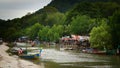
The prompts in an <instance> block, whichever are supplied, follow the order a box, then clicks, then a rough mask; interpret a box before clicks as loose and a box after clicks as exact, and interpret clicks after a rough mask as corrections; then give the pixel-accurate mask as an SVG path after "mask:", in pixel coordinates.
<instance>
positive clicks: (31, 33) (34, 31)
mask: <svg viewBox="0 0 120 68" xmlns="http://www.w3.org/2000/svg"><path fill="white" fill-rule="evenodd" d="M42 28H43V26H42V25H41V24H39V23H36V24H34V25H33V26H31V27H29V28H27V29H25V33H24V35H27V36H28V37H29V38H31V39H35V38H36V37H37V36H38V32H39V30H41V29H42Z"/></svg>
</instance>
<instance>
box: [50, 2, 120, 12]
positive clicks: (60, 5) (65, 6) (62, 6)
mask: <svg viewBox="0 0 120 68" xmlns="http://www.w3.org/2000/svg"><path fill="white" fill-rule="evenodd" d="M80 2H116V3H118V4H120V0H53V1H52V2H51V3H50V4H48V6H53V7H55V8H56V9H58V10H59V11H60V12H66V11H67V10H69V9H71V8H73V6H74V5H75V4H77V3H80Z"/></svg>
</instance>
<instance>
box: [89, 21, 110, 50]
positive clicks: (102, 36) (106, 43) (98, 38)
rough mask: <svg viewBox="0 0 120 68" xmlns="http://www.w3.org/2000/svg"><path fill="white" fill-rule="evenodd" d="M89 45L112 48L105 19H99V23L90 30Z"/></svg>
mask: <svg viewBox="0 0 120 68" xmlns="http://www.w3.org/2000/svg"><path fill="white" fill-rule="evenodd" d="M90 43H91V47H94V48H102V49H103V48H104V47H106V48H107V49H109V48H112V46H111V34H110V27H109V26H108V25H107V23H106V21H105V20H102V21H101V25H100V26H98V27H94V28H93V29H92V30H91V32H90Z"/></svg>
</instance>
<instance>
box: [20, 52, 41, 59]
mask: <svg viewBox="0 0 120 68" xmlns="http://www.w3.org/2000/svg"><path fill="white" fill-rule="evenodd" d="M19 57H21V58H24V59H38V58H39V57H40V53H28V54H22V55H19Z"/></svg>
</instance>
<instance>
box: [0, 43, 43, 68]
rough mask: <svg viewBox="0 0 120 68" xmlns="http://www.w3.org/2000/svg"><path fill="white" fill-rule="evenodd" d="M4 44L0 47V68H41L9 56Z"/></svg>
mask: <svg viewBox="0 0 120 68" xmlns="http://www.w3.org/2000/svg"><path fill="white" fill-rule="evenodd" d="M8 49H9V47H7V46H6V45H5V44H2V45H0V68H42V67H41V66H39V65H36V64H34V63H32V62H29V61H26V60H22V59H20V58H19V57H18V56H9V55H8V53H6V50H8Z"/></svg>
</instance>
